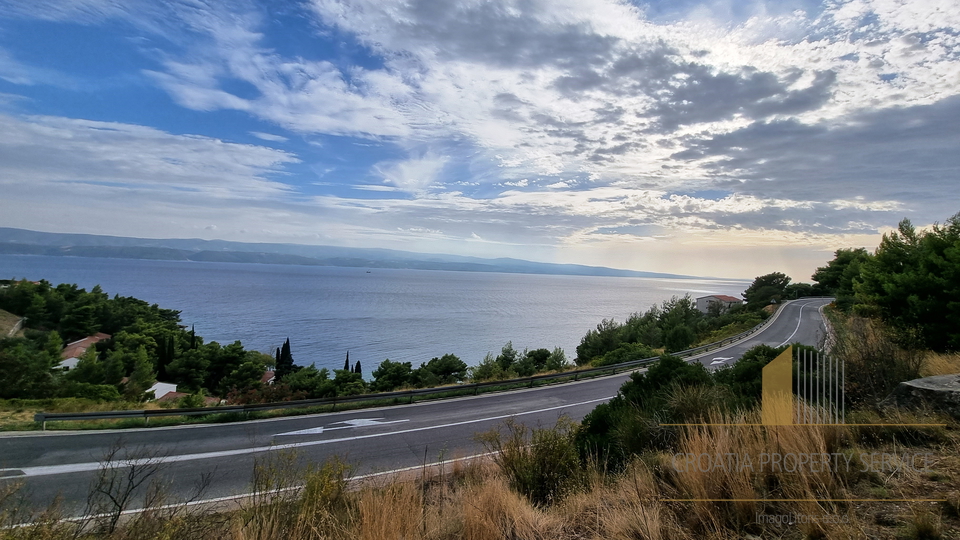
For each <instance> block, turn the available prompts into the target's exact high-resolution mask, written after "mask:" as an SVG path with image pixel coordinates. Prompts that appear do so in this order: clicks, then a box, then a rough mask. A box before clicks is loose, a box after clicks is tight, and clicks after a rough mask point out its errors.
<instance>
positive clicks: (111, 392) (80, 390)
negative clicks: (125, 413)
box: [57, 381, 121, 403]
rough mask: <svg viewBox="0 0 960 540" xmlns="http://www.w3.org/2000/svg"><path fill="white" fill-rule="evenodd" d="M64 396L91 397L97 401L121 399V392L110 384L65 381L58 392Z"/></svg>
mask: <svg viewBox="0 0 960 540" xmlns="http://www.w3.org/2000/svg"><path fill="white" fill-rule="evenodd" d="M57 394H58V396H59V397H62V398H80V399H89V400H90V401H95V402H97V403H103V402H107V401H120V399H121V396H120V392H118V391H117V387H116V386H113V385H110V384H90V383H85V382H76V381H65V382H64V383H63V384H61V385H60V390H59V391H58V392H57Z"/></svg>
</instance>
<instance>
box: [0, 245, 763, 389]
mask: <svg viewBox="0 0 960 540" xmlns="http://www.w3.org/2000/svg"><path fill="white" fill-rule="evenodd" d="M0 278H2V279H7V278H16V279H20V278H26V279H28V280H31V281H38V280H40V279H46V280H47V281H49V282H51V283H53V284H54V285H56V284H58V283H76V284H77V285H79V286H80V287H83V288H85V289H87V290H90V289H91V288H92V287H93V286H95V285H100V287H101V288H102V289H103V290H104V291H105V292H106V293H108V294H109V295H111V296H113V295H115V294H119V295H121V296H133V297H136V298H140V299H142V300H146V301H147V302H150V303H155V304H158V305H159V306H160V307H163V308H169V309H176V310H179V311H180V312H181V313H180V317H181V319H182V321H183V323H184V324H186V325H191V326H195V327H196V331H197V334H199V335H201V336H203V338H204V340H205V341H206V342H210V341H217V342H219V343H221V344H229V343H232V342H234V341H237V340H239V341H241V342H242V343H243V345H244V346H245V347H246V348H247V349H253V350H259V351H263V352H266V353H271V354H272V353H273V351H274V350H275V349H276V348H277V347H279V346H280V345H281V344H282V343H283V341H284V340H286V339H287V338H289V339H290V345H291V352H292V355H293V358H294V361H295V362H296V363H297V364H300V365H310V364H315V365H316V366H317V367H318V368H322V367H326V368H329V369H331V370H332V369H339V368H342V367H343V363H344V358H345V356H346V355H347V353H348V351H349V354H350V361H351V363H353V362H356V361H360V362H361V365H362V367H363V373H364V376H365V377H367V378H369V376H370V373H371V371H373V369H375V368H376V366H377V365H379V364H380V362H382V361H383V360H384V359H390V360H393V361H398V362H411V363H412V364H413V366H414V367H417V366H419V365H420V364H421V363H424V362H427V361H429V360H430V359H431V358H433V357H438V356H442V355H444V354H447V353H452V354H455V355H457V356H459V357H460V358H461V359H462V360H463V361H464V362H466V363H467V364H469V365H475V364H477V363H479V362H480V361H481V360H482V359H483V358H484V356H485V355H486V354H487V353H492V354H494V355H496V354H497V353H498V352H499V351H500V349H501V348H502V347H503V346H504V344H506V343H507V342H508V341H510V342H512V344H513V347H514V348H515V349H517V350H519V351H522V350H524V349H525V348H529V349H538V348H546V349H550V350H553V349H554V348H555V347H560V348H562V349H563V350H564V351H565V353H566V355H567V358H568V359H569V360H571V361H572V360H573V359H574V358H575V357H576V347H577V345H578V344H579V343H580V339H581V338H582V337H583V335H584V334H586V332H587V331H588V330H590V329H592V328H596V325H597V324H598V323H599V322H600V321H601V320H602V319H605V318H606V319H610V318H612V319H615V320H617V321H623V320H625V319H626V318H627V317H628V316H629V315H630V314H631V313H634V312H642V311H645V310H647V309H648V308H650V306H652V305H654V304H659V303H660V302H662V301H664V300H667V299H669V298H671V297H672V296H683V295H685V294H689V295H691V296H693V297H698V296H704V295H708V294H727V295H730V296H737V297H739V296H740V293H742V292H743V291H744V290H745V289H746V288H747V287H748V286H749V284H750V281H748V280H730V279H699V278H695V279H686V278H684V279H664V278H630V277H592V276H558V275H542V274H504V273H486V272H453V271H440V270H403V269H379V268H377V269H367V268H341V267H325V266H292V265H272V264H270V265H267V264H249V263H210V262H192V261H150V260H135V259H105V258H83V257H48V256H37V255H0Z"/></svg>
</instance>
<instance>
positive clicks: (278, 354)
mask: <svg viewBox="0 0 960 540" xmlns="http://www.w3.org/2000/svg"><path fill="white" fill-rule="evenodd" d="M279 365H280V347H277V358H276V360H274V362H273V369H274V370H276V369H277V366H279Z"/></svg>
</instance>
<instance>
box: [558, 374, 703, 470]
mask: <svg viewBox="0 0 960 540" xmlns="http://www.w3.org/2000/svg"><path fill="white" fill-rule="evenodd" d="M711 385H713V379H712V378H711V376H710V373H709V372H707V370H706V369H705V368H704V367H703V365H701V364H699V363H693V364H688V363H687V362H685V361H684V360H682V359H680V358H677V357H675V356H670V355H663V356H661V357H660V360H658V361H657V362H655V363H654V364H653V365H651V366H650V368H649V369H648V370H647V372H646V373H640V372H634V373H633V374H631V375H630V380H628V381H627V382H625V383H624V384H623V386H621V387H620V392H618V393H617V395H616V397H614V398H613V399H612V400H610V401H609V402H607V403H603V404H601V405H598V406H597V407H596V408H595V409H594V410H593V411H591V412H590V413H588V414H587V415H586V417H584V419H583V422H582V423H581V427H580V429H579V430H578V432H577V436H576V442H577V446H578V447H579V449H580V451H581V452H583V453H584V454H586V455H590V456H593V457H594V458H596V459H599V460H601V461H604V462H606V463H607V464H608V465H609V466H611V467H614V468H617V467H619V466H622V465H623V464H624V462H625V459H626V457H627V456H628V455H629V454H630V453H631V452H637V451H639V450H641V449H644V448H651V447H654V446H658V445H665V444H666V441H668V440H669V437H671V436H672V430H663V429H660V428H659V427H658V424H659V421H660V420H664V421H667V420H668V419H666V418H660V416H661V415H662V414H663V411H664V410H667V409H668V405H669V400H670V394H671V391H673V389H675V388H677V387H681V388H692V387H696V386H711ZM678 408H679V407H678Z"/></svg>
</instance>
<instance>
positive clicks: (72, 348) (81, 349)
mask: <svg viewBox="0 0 960 540" xmlns="http://www.w3.org/2000/svg"><path fill="white" fill-rule="evenodd" d="M105 339H110V334H104V333H103V332H97V333H96V334H94V335H92V336H87V337H85V338H83V339H78V340H76V341H73V342H71V343H67V346H66V347H64V348H63V352H61V353H60V358H63V359H67V358H80V357H81V356H83V353H85V352H87V349H89V348H90V347H91V346H92V345H93V344H94V343H97V342H99V341H103V340H105Z"/></svg>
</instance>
